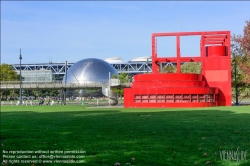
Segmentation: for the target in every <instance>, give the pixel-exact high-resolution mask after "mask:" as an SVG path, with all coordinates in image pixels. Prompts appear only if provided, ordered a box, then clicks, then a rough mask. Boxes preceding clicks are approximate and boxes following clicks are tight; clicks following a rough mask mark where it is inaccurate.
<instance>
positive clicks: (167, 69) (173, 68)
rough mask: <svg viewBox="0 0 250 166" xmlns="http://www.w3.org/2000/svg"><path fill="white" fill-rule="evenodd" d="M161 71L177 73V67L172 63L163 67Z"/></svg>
mask: <svg viewBox="0 0 250 166" xmlns="http://www.w3.org/2000/svg"><path fill="white" fill-rule="evenodd" d="M161 73H176V68H175V67H174V66H172V65H166V66H165V67H163V68H162V69H161Z"/></svg>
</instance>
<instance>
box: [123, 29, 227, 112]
mask: <svg viewBox="0 0 250 166" xmlns="http://www.w3.org/2000/svg"><path fill="white" fill-rule="evenodd" d="M190 35H200V36H201V40H200V56H198V57H181V55H180V36H190ZM162 36H175V37H176V45H177V47H176V57H165V58H162V57H161V58H158V57H157V49H156V37H162ZM166 62H173V63H176V64H177V72H176V73H171V74H170V73H164V74H163V73H159V68H160V64H161V63H166ZM183 62H201V63H202V74H184V73H181V72H180V65H181V63H183ZM210 106H231V58H230V32H229V31H216V32H179V33H155V34H153V35H152V74H139V75H135V76H134V82H133V83H132V87H131V88H125V89H124V107H125V108H129V107H144V108H150V107H210Z"/></svg>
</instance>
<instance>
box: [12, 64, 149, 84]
mask: <svg viewBox="0 0 250 166" xmlns="http://www.w3.org/2000/svg"><path fill="white" fill-rule="evenodd" d="M73 64H74V63H68V64H67V67H66V64H65V63H38V64H22V65H21V70H42V69H44V70H51V71H52V74H53V75H54V76H55V79H56V80H61V79H62V78H63V76H64V75H65V71H67V70H68V69H69V68H70V67H71V66H72V65H73ZM110 64H111V65H112V66H113V67H114V68H115V69H116V70H117V72H118V73H122V72H124V73H129V74H139V73H147V72H149V73H151V72H152V63H151V62H128V63H110ZM12 66H13V68H14V70H16V71H19V70H20V64H13V65H12Z"/></svg>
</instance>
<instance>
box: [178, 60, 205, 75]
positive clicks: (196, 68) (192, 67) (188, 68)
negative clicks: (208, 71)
mask: <svg viewBox="0 0 250 166" xmlns="http://www.w3.org/2000/svg"><path fill="white" fill-rule="evenodd" d="M181 73H193V74H201V63H200V62H187V63H184V64H183V65H181Z"/></svg>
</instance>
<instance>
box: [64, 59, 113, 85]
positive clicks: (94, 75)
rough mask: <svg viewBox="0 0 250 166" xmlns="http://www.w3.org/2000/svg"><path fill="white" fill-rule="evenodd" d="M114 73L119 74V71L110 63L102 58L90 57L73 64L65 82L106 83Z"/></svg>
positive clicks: (65, 77) (65, 76)
mask: <svg viewBox="0 0 250 166" xmlns="http://www.w3.org/2000/svg"><path fill="white" fill-rule="evenodd" d="M109 72H110V74H111V78H112V76H113V75H114V74H116V75H118V73H117V71H116V70H115V68H114V67H113V66H111V65H110V64H109V63H107V62H105V61H104V60H101V59H96V58H88V59H83V60H80V61H78V62H76V63H75V64H74V65H72V66H71V67H70V68H69V69H68V70H67V73H66V74H65V75H64V78H63V83H65V79H66V84H70V83H86V82H88V83H89V82H91V83H92V82H93V83H94V82H95V83H100V82H101V83H104V82H106V81H108V79H109Z"/></svg>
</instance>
